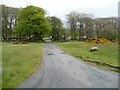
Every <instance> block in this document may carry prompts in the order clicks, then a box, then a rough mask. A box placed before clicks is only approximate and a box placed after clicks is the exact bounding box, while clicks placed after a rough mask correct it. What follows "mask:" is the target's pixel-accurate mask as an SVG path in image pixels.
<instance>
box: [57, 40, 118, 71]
mask: <svg viewBox="0 0 120 90" xmlns="http://www.w3.org/2000/svg"><path fill="white" fill-rule="evenodd" d="M56 45H57V46H58V47H60V48H61V49H62V50H64V51H65V52H67V53H69V54H71V55H73V56H74V57H77V58H79V59H81V60H89V61H93V62H94V61H97V62H102V63H106V64H109V65H112V66H118V45H117V44H110V45H108V44H93V43H85V42H64V43H56ZM94 46H96V47H98V49H99V51H96V52H90V51H89V49H90V48H91V47H94ZM87 63H90V64H92V65H94V66H97V67H100V68H102V69H106V70H110V71H116V72H119V70H118V69H115V68H110V67H108V66H104V65H96V64H95V63H92V62H87Z"/></svg>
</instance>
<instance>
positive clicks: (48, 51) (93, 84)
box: [18, 44, 118, 88]
mask: <svg viewBox="0 0 120 90" xmlns="http://www.w3.org/2000/svg"><path fill="white" fill-rule="evenodd" d="M18 88H118V74H117V73H111V72H108V71H104V70H100V69H98V68H95V67H93V66H91V65H89V64H86V63H85V62H83V61H81V60H78V59H77V58H74V57H72V56H71V55H69V54H67V53H65V52H63V51H61V50H60V49H58V48H57V47H56V46H54V45H52V44H46V45H45V48H44V51H43V60H42V65H41V67H40V69H39V70H38V71H37V72H36V73H35V74H34V75H33V76H31V77H30V78H29V79H28V80H27V81H25V82H23V83H22V84H21V85H20V86H19V87H18Z"/></svg>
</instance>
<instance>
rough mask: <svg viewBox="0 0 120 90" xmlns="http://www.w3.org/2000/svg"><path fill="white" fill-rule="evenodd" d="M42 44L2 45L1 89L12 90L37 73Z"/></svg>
mask: <svg viewBox="0 0 120 90" xmlns="http://www.w3.org/2000/svg"><path fill="white" fill-rule="evenodd" d="M43 47H44V44H43V43H29V44H16V45H14V44H11V43H3V45H2V66H3V74H2V88H14V87H17V86H18V85H19V84H20V83H21V82H23V81H25V80H26V79H27V78H29V77H30V76H31V75H32V74H33V73H34V72H35V71H37V69H38V67H39V65H40V63H41V58H42V51H43Z"/></svg>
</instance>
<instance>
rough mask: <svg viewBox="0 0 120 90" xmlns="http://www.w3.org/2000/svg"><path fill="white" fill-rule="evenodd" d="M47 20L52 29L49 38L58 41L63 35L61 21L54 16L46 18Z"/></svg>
mask: <svg viewBox="0 0 120 90" xmlns="http://www.w3.org/2000/svg"><path fill="white" fill-rule="evenodd" d="M48 20H49V22H50V25H51V28H52V31H51V36H52V37H53V40H57V41H60V40H61V39H62V37H63V36H64V33H65V30H64V28H63V24H62V21H61V20H60V19H59V18H57V17H55V16H52V17H48Z"/></svg>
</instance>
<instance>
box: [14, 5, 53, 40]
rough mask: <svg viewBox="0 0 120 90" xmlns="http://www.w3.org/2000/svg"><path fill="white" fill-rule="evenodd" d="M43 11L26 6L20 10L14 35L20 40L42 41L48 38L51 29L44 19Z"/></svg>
mask: <svg viewBox="0 0 120 90" xmlns="http://www.w3.org/2000/svg"><path fill="white" fill-rule="evenodd" d="M45 14H46V12H45V10H44V9H43V8H40V7H36V6H27V7H25V8H22V9H21V10H20V12H19V16H18V19H17V21H18V25H17V27H16V35H17V36H18V37H19V38H20V39H29V40H31V39H32V40H34V41H37V40H42V39H43V37H45V36H48V35H49V33H50V31H51V27H50V23H49V22H48V20H47V18H46V17H45Z"/></svg>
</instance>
